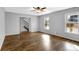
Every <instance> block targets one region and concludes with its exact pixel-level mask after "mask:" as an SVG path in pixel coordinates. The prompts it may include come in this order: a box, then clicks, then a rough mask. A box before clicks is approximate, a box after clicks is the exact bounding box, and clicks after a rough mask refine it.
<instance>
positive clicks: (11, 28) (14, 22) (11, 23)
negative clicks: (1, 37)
mask: <svg viewBox="0 0 79 59" xmlns="http://www.w3.org/2000/svg"><path fill="white" fill-rule="evenodd" d="M20 17H26V18H31V20H30V22H29V23H30V32H36V31H37V29H38V28H37V27H38V24H37V17H36V16H30V15H25V14H16V13H10V12H6V13H5V19H6V35H14V34H19V33H20Z"/></svg>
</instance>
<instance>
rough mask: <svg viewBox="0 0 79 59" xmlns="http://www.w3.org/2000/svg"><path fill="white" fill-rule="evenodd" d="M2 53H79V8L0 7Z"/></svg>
mask: <svg viewBox="0 0 79 59" xmlns="http://www.w3.org/2000/svg"><path fill="white" fill-rule="evenodd" d="M0 51H79V7H0Z"/></svg>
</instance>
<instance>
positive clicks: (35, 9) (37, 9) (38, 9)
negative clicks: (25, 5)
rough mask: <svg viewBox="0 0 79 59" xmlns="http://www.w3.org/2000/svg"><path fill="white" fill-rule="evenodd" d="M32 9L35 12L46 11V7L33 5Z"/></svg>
mask: <svg viewBox="0 0 79 59" xmlns="http://www.w3.org/2000/svg"><path fill="white" fill-rule="evenodd" d="M33 9H34V11H36V12H37V13H42V12H45V11H46V7H33Z"/></svg>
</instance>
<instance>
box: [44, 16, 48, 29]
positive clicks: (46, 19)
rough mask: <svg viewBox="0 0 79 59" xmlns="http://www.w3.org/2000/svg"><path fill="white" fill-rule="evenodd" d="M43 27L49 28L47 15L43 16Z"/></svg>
mask: <svg viewBox="0 0 79 59" xmlns="http://www.w3.org/2000/svg"><path fill="white" fill-rule="evenodd" d="M44 28H45V29H47V30H49V17H44Z"/></svg>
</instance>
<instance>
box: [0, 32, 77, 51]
mask: <svg viewBox="0 0 79 59" xmlns="http://www.w3.org/2000/svg"><path fill="white" fill-rule="evenodd" d="M1 50H2V51H79V42H75V41H72V40H68V39H65V38H61V37H57V36H53V35H48V34H44V33H40V32H36V33H30V32H23V33H21V35H12V36H7V37H5V40H4V43H3V46H2V49H1Z"/></svg>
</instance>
